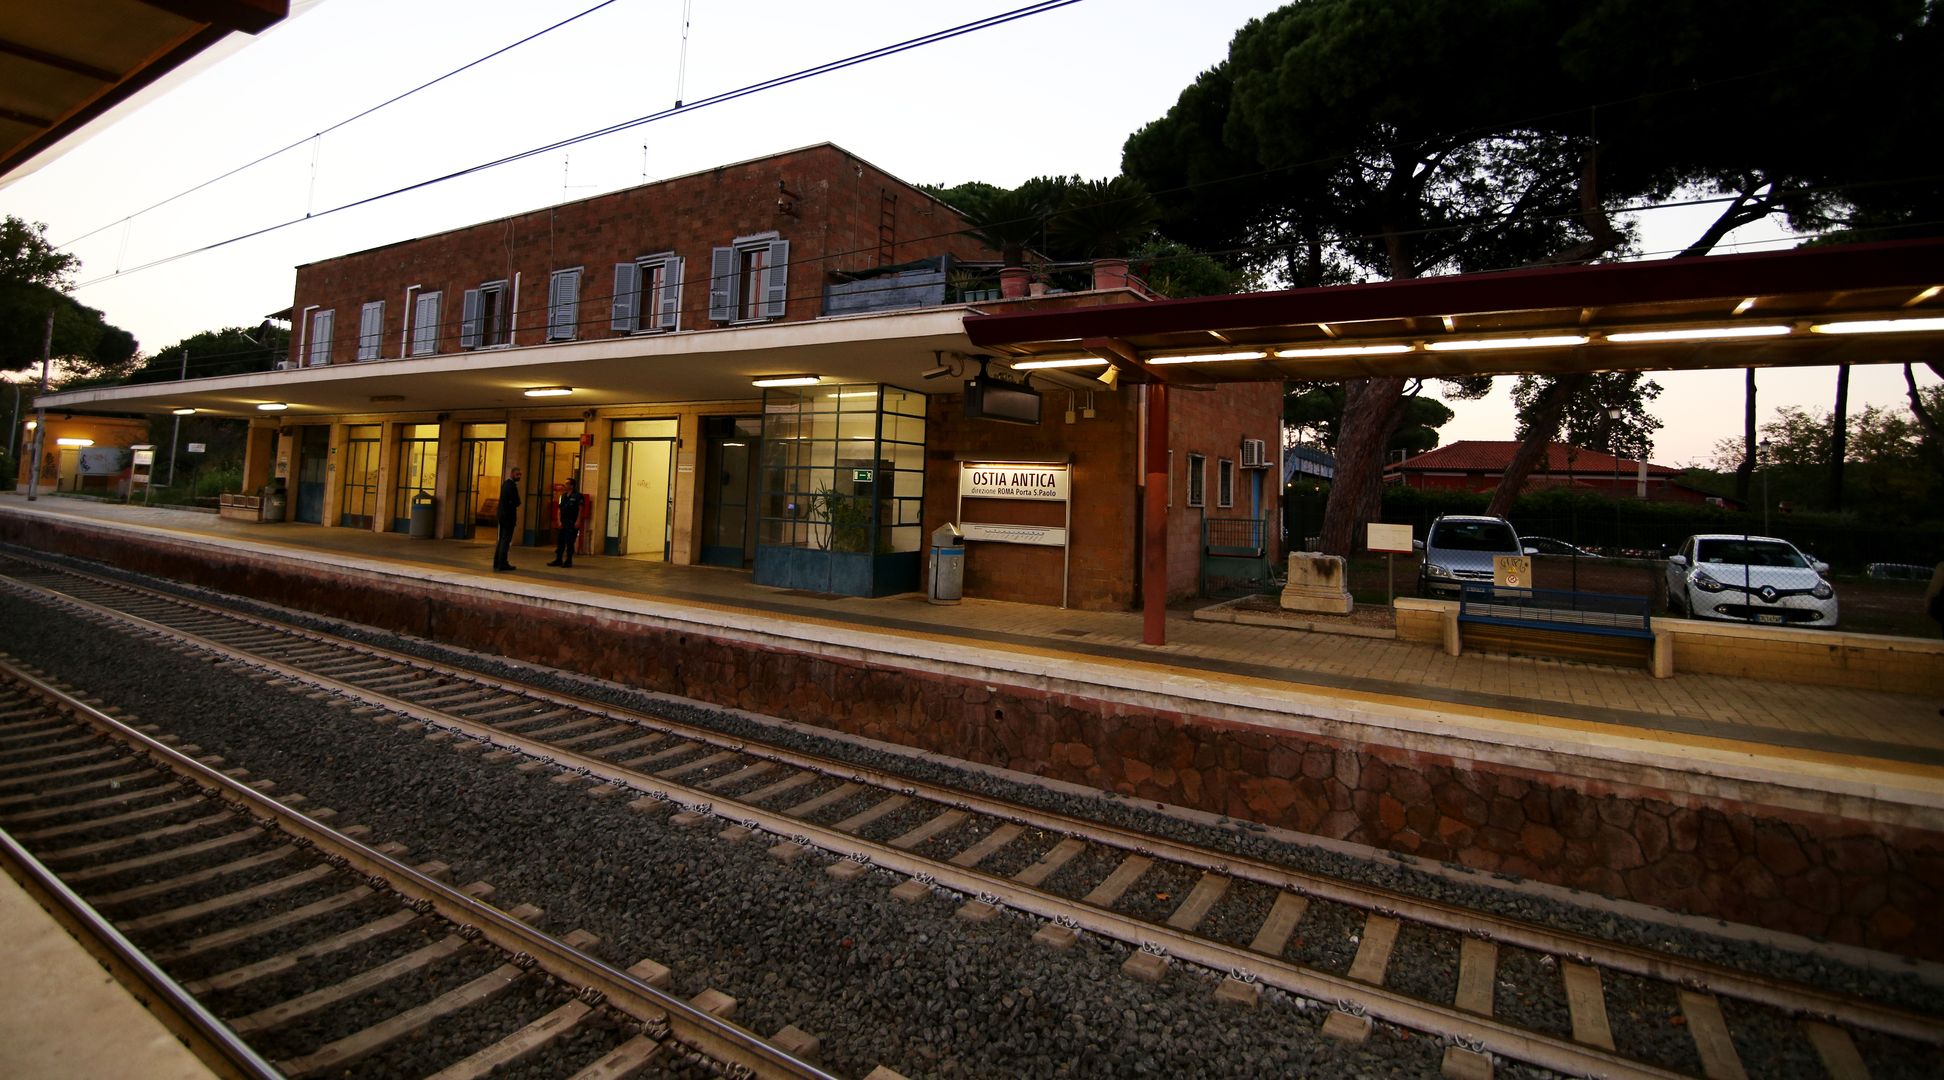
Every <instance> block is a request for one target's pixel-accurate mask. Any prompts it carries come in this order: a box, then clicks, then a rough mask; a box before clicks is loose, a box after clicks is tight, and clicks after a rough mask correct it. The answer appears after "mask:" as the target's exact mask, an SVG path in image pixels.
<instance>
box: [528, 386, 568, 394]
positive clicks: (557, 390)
mask: <svg viewBox="0 0 1944 1080" xmlns="http://www.w3.org/2000/svg"><path fill="white" fill-rule="evenodd" d="M573 392H574V388H573V387H571V386H536V387H533V388H532V389H530V390H525V391H522V393H524V394H526V396H528V397H566V396H567V395H568V394H571V393H573Z"/></svg>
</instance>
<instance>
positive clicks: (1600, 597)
mask: <svg viewBox="0 0 1944 1080" xmlns="http://www.w3.org/2000/svg"><path fill="white" fill-rule="evenodd" d="M1457 624H1458V630H1459V633H1460V635H1461V637H1462V641H1463V642H1464V643H1465V644H1470V645H1477V646H1480V647H1482V648H1487V649H1492V650H1494V651H1501V652H1515V653H1543V654H1545V655H1549V656H1566V657H1571V658H1574V659H1580V660H1598V661H1602V662H1607V663H1612V662H1614V661H1631V662H1634V663H1639V664H1643V665H1645V666H1648V667H1656V666H1657V665H1656V663H1655V660H1656V657H1655V646H1654V624H1653V609H1652V602H1651V601H1650V600H1648V598H1647V597H1644V596H1618V595H1614V594H1611V593H1587V592H1578V591H1575V590H1570V589H1504V588H1495V587H1492V586H1479V585H1467V586H1465V587H1464V588H1463V589H1462V590H1461V591H1460V592H1459V595H1458V614H1457Z"/></svg>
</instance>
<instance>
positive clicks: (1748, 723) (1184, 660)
mask: <svg viewBox="0 0 1944 1080" xmlns="http://www.w3.org/2000/svg"><path fill="white" fill-rule="evenodd" d="M482 531H484V530H482ZM21 537H26V538H30V542H29V543H28V544H27V546H43V547H47V548H50V549H52V550H60V551H68V552H70V553H78V554H82V555H84V556H86V557H99V558H108V559H110V560H111V561H113V560H114V557H115V556H116V554H117V552H118V551H119V550H120V546H121V545H123V544H126V545H128V546H130V547H133V548H140V549H142V554H141V556H140V557H139V558H138V559H134V560H132V561H130V562H128V563H127V565H131V566H134V567H136V568H139V569H143V570H145V571H147V572H155V573H164V574H169V575H171V576H176V575H175V574H174V572H173V570H172V568H173V567H175V566H178V565H185V568H186V564H190V563H200V564H206V565H204V566H203V567H202V572H201V573H200V574H189V573H185V574H184V575H182V576H183V579H184V580H192V581H199V582H200V583H202V584H206V585H211V586H212V587H222V586H221V584H220V583H221V582H227V581H230V580H242V579H243V578H249V579H250V580H253V581H255V582H258V583H259V585H261V586H263V587H272V588H276V589H281V590H282V593H281V596H280V597H271V596H267V595H266V596H265V597H264V598H265V599H271V600H272V601H273V602H279V603H287V604H291V605H292V606H300V607H310V608H311V610H318V609H319V605H321V606H322V607H323V608H327V609H333V610H330V611H327V612H326V613H333V614H338V615H340V616H341V617H347V618H358V619H359V621H373V620H366V619H363V618H361V617H360V614H359V608H358V604H359V603H363V604H365V605H367V606H371V607H372V610H373V614H374V615H378V616H382V618H380V619H377V620H376V621H378V622H379V624H380V625H391V626H393V627H394V628H398V629H403V630H406V631H407V632H413V633H421V634H423V635H424V636H430V637H434V638H437V639H440V640H444V641H446V642H448V643H450V644H456V645H460V646H462V647H467V648H474V649H479V650H481V651H486V652H493V653H498V654H500V655H505V656H509V657H512V658H515V659H521V660H527V661H531V662H535V663H541V664H549V665H552V666H557V667H563V668H568V669H572V670H577V671H580V672H582V673H583V674H588V675H593V676H596V677H601V678H609V679H615V680H618V681H622V682H631V683H633V684H634V685H637V686H641V687H643V688H644V689H649V690H655V691H661V692H667V693H673V694H677V695H680V696H685V697H690V698H695V699H698V700H702V701H705V702H708V703H711V704H715V705H719V706H723V707H729V708H736V709H743V710H747V711H749V712H751V713H757V714H763V715H769V716H778V717H782V718H784V719H785V720H787V721H791V722H802V723H810V724H816V725H819V726H823V727H827V728H829V729H831V730H832V731H833V732H836V733H838V734H840V735H843V736H847V737H856V738H865V739H869V740H873V741H874V742H876V743H877V744H880V745H884V746H890V747H894V748H905V749H907V750H910V751H912V752H916V753H921V754H922V753H935V754H941V755H948V756H950V757H953V758H955V759H959V760H962V761H968V762H971V763H973V764H974V765H975V766H982V767H993V768H998V769H1002V770H1006V771H1008V772H1010V773H1012V774H1014V775H1019V774H1025V775H1028V776H1034V777H1040V778H1042V779H1044V780H1046V781H1048V782H1056V783H1061V782H1063V783H1067V784H1070V785H1072V786H1074V787H1076V788H1080V789H1086V788H1092V789H1095V790H1103V789H1104V790H1108V791H1112V792H1115V793H1117V794H1118V795H1120V796H1122V797H1135V798H1142V799H1147V800H1152V802H1151V804H1150V805H1157V806H1158V805H1161V804H1166V805H1167V806H1169V807H1172V808H1179V809H1184V810H1186V811H1189V812H1199V813H1205V814H1207V815H1208V816H1209V817H1210V818H1211V819H1217V818H1219V819H1220V820H1228V819H1230V818H1233V819H1240V820H1250V821H1255V822H1260V823H1262V824H1266V825H1269V826H1271V827H1275V828H1283V829H1288V830H1291V831H1292V832H1294V833H1298V834H1302V835H1304V836H1313V837H1316V838H1318V839H1319V840H1320V841H1322V842H1341V843H1345V844H1348V845H1351V846H1355V847H1358V848H1361V849H1366V850H1377V851H1389V852H1393V853H1407V854H1410V855H1415V856H1418V857H1419V858H1421V859H1428V860H1431V861H1433V862H1441V863H1447V864H1453V865H1460V866H1464V867H1468V868H1470V869H1471V870H1473V871H1477V872H1484V873H1494V874H1500V875H1511V876H1517V877H1520V878H1524V879H1529V880H1533V881H1539V882H1545V883H1548V884H1553V885H1559V886H1564V887H1569V888H1578V889H1583V890H1587V891H1591V892H1597V893H1601V894H1604V895H1607V896H1610V897H1615V898H1618V899H1621V900H1626V901H1637V902H1641V903H1645V904H1647V905H1650V906H1655V907H1660V908H1664V909H1668V910H1673V911H1678V912H1683V913H1687V914H1693V915H1699V916H1704V917H1710V918H1715V917H1718V918H1725V919H1729V920H1732V921H1740V922H1747V923H1752V924H1756V925H1761V926H1766V927H1769V928H1773V929H1782V930H1788V931H1791V932H1796V933H1801V934H1805V935H1815V936H1818V937H1823V938H1827V939H1829V940H1832V941H1837V942H1844V943H1851V944H1860V945H1865V946H1867V947H1871V948H1883V949H1888V950H1892V951H1896V952H1901V953H1903V954H1906V955H1913V956H1920V957H1924V958H1928V959H1944V927H1940V926H1937V925H1934V924H1935V920H1934V919H1932V918H1931V917H1930V915H1931V913H1933V912H1934V911H1935V910H1936V906H1937V905H1938V904H1939V903H1944V880H1940V879H1939V874H1938V868H1939V867H1944V720H1940V716H1939V712H1938V709H1939V706H1940V704H1944V702H1940V701H1939V700H1937V699H1936V697H1935V696H1932V695H1927V694H1919V693H1898V692H1894V691H1884V690H1863V689H1852V688H1838V687H1829V686H1807V685H1801V684H1793V683H1784V682H1780V681H1773V680H1765V679H1758V678H1746V677H1732V676H1720V675H1705V674H1692V673H1680V672H1677V673H1676V674H1675V675H1674V676H1673V677H1671V678H1655V677H1653V675H1652V674H1651V673H1650V672H1648V671H1646V670H1637V669H1627V668H1616V667H1607V666H1602V665H1598V664H1592V663H1585V662H1577V661H1568V660H1551V659H1545V658H1528V657H1513V656H1505V655H1497V654H1489V653H1473V652H1466V653H1463V654H1461V655H1456V656H1453V655H1448V654H1447V653H1446V652H1445V651H1444V650H1443V649H1441V648H1439V647H1436V646H1432V645H1426V644H1420V643H1416V642H1411V641H1403V640H1395V639H1387V638H1374V637H1366V636H1354V635H1349V634H1338V633H1328V632H1316V631H1303V630H1292V629H1286V628H1279V627H1265V626H1258V625H1251V624H1242V623H1234V622H1216V621H1204V620H1199V619H1196V618H1195V617H1194V615H1195V609H1194V608H1193V607H1191V606H1182V607H1179V608H1177V609H1175V610H1171V611H1170V613H1169V618H1168V620H1167V627H1166V630H1167V642H1168V644H1166V645H1163V646H1148V645H1144V644H1142V618H1141V614H1140V613H1139V612H1136V611H1126V612H1120V611H1112V612H1103V611H1080V610H1065V609H1060V608H1057V607H1049V606H1038V605H1027V604H1014V603H1001V602H994V601H981V600H966V601H964V602H962V603H959V604H955V605H935V604H930V603H928V602H926V600H925V599H924V598H923V597H922V596H919V595H906V596H896V597H886V598H877V599H870V598H858V597H841V596H829V595H821V594H814V593H806V592H802V591H794V590H781V589H774V588H769V587H764V586H759V585H756V584H755V583H754V581H753V580H752V578H751V576H750V575H749V574H748V573H746V572H742V571H737V570H726V569H717V568H710V567H695V566H672V565H668V564H665V563H660V562H651V561H646V560H641V559H633V558H613V557H597V556H577V557H576V562H575V565H574V566H573V567H572V568H553V567H548V566H545V565H544V564H545V563H546V562H547V561H548V559H549V558H551V550H550V549H549V550H546V551H542V550H539V549H534V548H518V547H516V548H515V549H514V550H513V554H512V561H513V563H514V564H515V566H516V567H518V569H517V570H516V571H514V572H510V573H495V572H494V571H493V570H492V569H491V564H492V542H491V538H490V535H487V536H484V537H482V538H481V539H480V540H477V541H450V540H425V539H413V538H410V537H409V536H406V535H403V534H395V533H372V532H368V531H364V530H358V529H348V528H322V527H319V526H313V525H302V524H289V523H278V524H267V523H257V522H249V521H237V520H231V519H222V518H218V517H216V516H215V515H212V514H206V513H198V512H192V511H184V510H177V509H161V508H144V507H140V506H128V505H121V504H113V503H103V502H94V501H86V500H79V499H69V498H56V497H43V498H41V499H40V500H38V501H35V502H31V503H30V502H28V501H27V500H26V499H25V498H24V497H22V496H20V495H18V494H14V495H0V539H6V540H8V541H10V542H19V539H18V538H21ZM219 564H220V565H219ZM225 575H228V576H225ZM266 575H268V576H266ZM1797 633H1802V632H1797ZM4 637H5V632H4V630H0V640H3V639H4ZM1898 640H1900V641H1904V642H1908V643H1909V644H1908V646H1907V651H1910V652H1913V653H1915V654H1916V655H1917V656H1918V657H1919V662H1920V663H1925V664H1928V663H1930V662H1931V659H1932V655H1933V653H1935V659H1936V662H1937V663H1938V664H1940V665H1944V649H1940V647H1939V646H1938V644H1937V643H1936V642H1920V641H1916V640H1914V639H1898ZM1926 670H1928V669H1926ZM1933 682H1935V680H1933Z"/></svg>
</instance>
